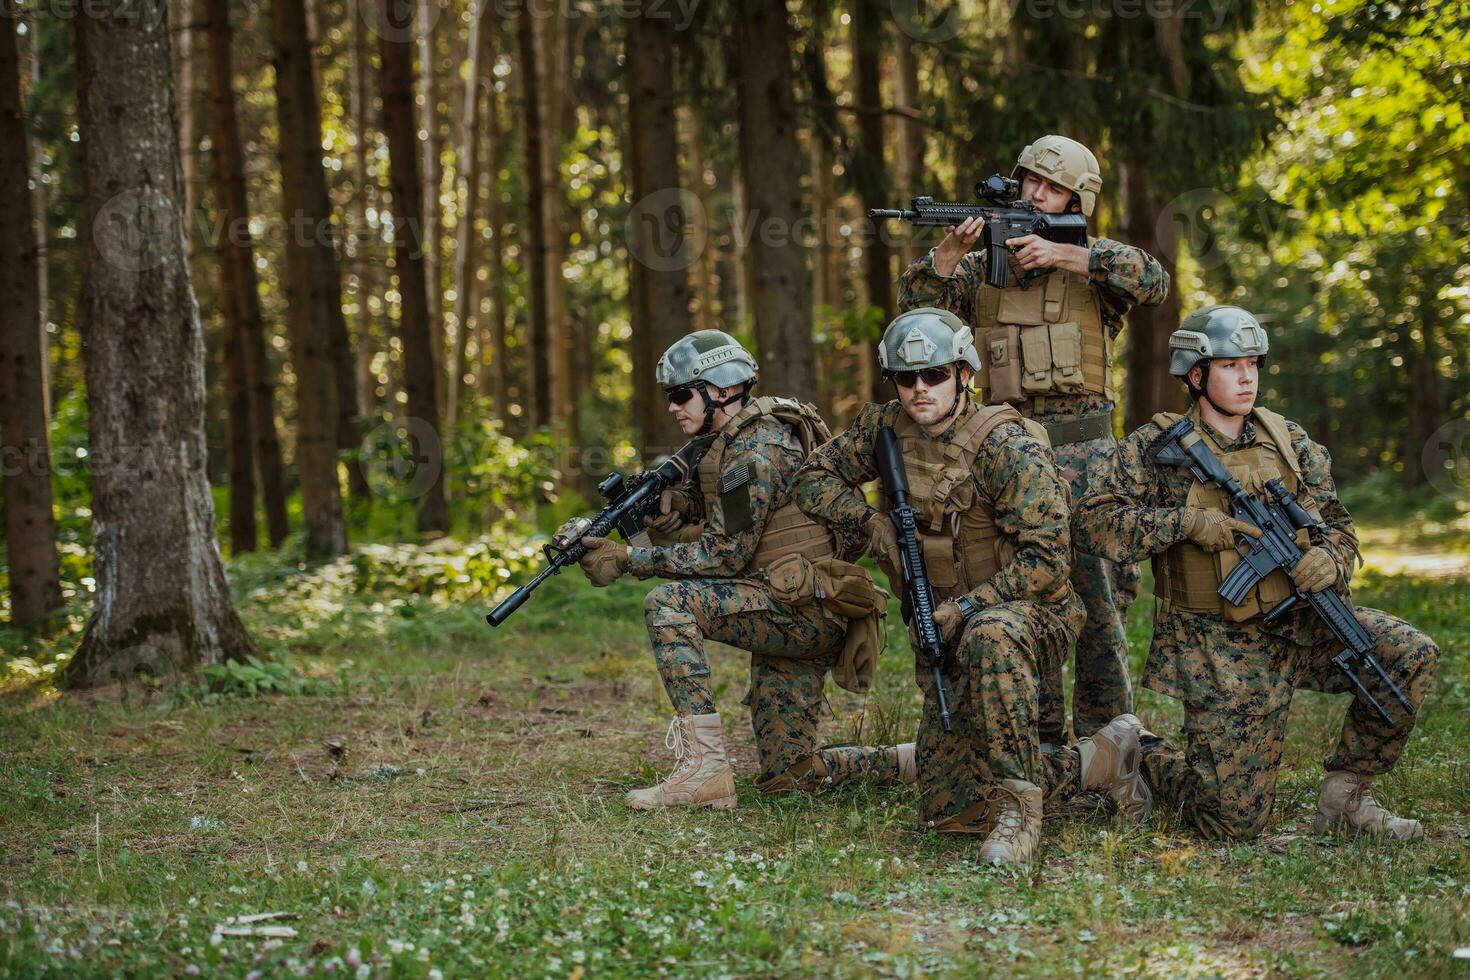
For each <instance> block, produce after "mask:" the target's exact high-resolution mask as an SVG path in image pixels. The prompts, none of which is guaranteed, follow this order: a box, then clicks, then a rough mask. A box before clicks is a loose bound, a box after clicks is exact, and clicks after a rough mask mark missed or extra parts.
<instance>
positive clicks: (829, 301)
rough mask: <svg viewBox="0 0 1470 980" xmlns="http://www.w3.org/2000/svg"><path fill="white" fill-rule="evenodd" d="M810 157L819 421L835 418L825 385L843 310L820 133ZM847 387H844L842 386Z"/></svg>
mask: <svg viewBox="0 0 1470 980" xmlns="http://www.w3.org/2000/svg"><path fill="white" fill-rule="evenodd" d="M811 157H812V220H813V221H814V222H815V224H816V228H817V250H816V255H815V256H813V266H814V268H813V270H812V322H813V323H814V324H816V328H817V333H818V334H825V335H826V336H827V340H828V347H827V348H826V351H825V354H826V357H825V363H824V359H823V356H822V354H823V352H822V351H818V356H817V366H818V369H819V370H820V372H821V374H822V376H823V377H822V380H823V382H824V383H823V384H822V386H821V387H822V401H821V408H822V417H823V418H825V419H827V420H829V422H830V421H831V420H832V419H833V418H835V414H836V406H837V396H838V392H837V391H836V390H835V389H834V388H833V386H832V385H831V384H829V383H826V382H827V379H829V378H831V377H833V376H835V372H833V371H832V370H831V368H832V367H833V362H834V361H836V360H837V358H838V357H840V356H841V353H840V352H839V351H838V350H837V345H836V344H835V343H833V341H834V339H835V331H834V328H835V327H836V326H837V322H836V321H837V317H836V316H835V315H834V312H835V311H837V310H840V309H842V306H843V303H842V280H841V271H840V266H839V264H838V263H839V262H840V261H841V256H840V251H841V246H840V245H839V244H838V242H839V238H838V231H837V229H838V228H839V227H840V222H838V220H837V194H836V189H835V188H834V187H833V183H832V148H831V147H830V146H829V145H828V144H827V141H826V140H825V139H823V138H822V136H821V134H820V133H817V132H813V133H812V134H811ZM844 387H846V386H844Z"/></svg>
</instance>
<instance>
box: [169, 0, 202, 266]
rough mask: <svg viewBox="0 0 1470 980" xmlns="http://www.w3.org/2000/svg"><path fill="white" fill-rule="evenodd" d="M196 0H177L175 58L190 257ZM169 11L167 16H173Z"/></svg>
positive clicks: (193, 246) (195, 220)
mask: <svg viewBox="0 0 1470 980" xmlns="http://www.w3.org/2000/svg"><path fill="white" fill-rule="evenodd" d="M198 2H199V0H177V7H176V8H175V10H176V11H177V13H178V21H177V23H176V31H175V44H176V49H175V51H174V60H175V64H176V66H177V68H178V73H177V78H178V86H179V89H178V91H179V161H180V163H182V164H183V170H184V242H185V244H187V245H188V247H189V255H190V257H191V258H192V257H193V256H194V255H195V254H197V253H198V251H199V242H198V241H197V237H198V236H197V234H196V229H198V227H199V131H198V124H199V112H198V89H199V85H198V81H197V79H198V75H199V70H198V64H199V59H198V57H197V55H198V53H199V45H198V43H197V41H198V33H199V32H198V31H197V30H196V29H195V25H194V20H195V15H196V13H197V10H196V5H197V3H198ZM172 13H173V12H172V11H171V12H170V16H172Z"/></svg>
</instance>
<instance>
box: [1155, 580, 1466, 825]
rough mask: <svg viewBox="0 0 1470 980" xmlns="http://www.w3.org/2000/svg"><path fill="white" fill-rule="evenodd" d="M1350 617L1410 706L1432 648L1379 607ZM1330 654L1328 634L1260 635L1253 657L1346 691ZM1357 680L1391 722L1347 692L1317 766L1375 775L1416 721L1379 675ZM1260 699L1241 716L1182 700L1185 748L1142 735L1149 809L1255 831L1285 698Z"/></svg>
mask: <svg viewBox="0 0 1470 980" xmlns="http://www.w3.org/2000/svg"><path fill="white" fill-rule="evenodd" d="M1357 616H1358V622H1360V623H1362V624H1363V625H1364V626H1365V627H1367V628H1368V630H1369V632H1371V633H1372V634H1373V636H1374V637H1375V638H1376V640H1377V646H1376V647H1375V648H1374V656H1375V657H1377V658H1378V662H1379V663H1381V664H1382V665H1383V669H1384V670H1385V671H1387V672H1388V675H1389V676H1390V677H1392V678H1393V682H1394V683H1395V684H1397V685H1398V687H1399V690H1401V691H1403V692H1404V695H1405V696H1406V697H1408V699H1409V700H1410V701H1411V702H1413V704H1414V706H1415V708H1416V709H1417V708H1418V706H1419V705H1420V704H1422V703H1423V700H1424V694H1425V690H1426V689H1427V688H1428V686H1429V678H1430V675H1431V674H1432V673H1433V672H1434V666H1435V664H1436V663H1437V662H1438V660H1439V648H1438V647H1437V646H1435V644H1434V641H1433V640H1431V639H1430V638H1429V637H1428V636H1426V635H1425V634H1424V633H1422V632H1420V631H1419V630H1417V629H1415V628H1414V627H1413V626H1410V625H1409V624H1408V623H1406V622H1404V621H1403V620H1401V619H1397V618H1395V617H1393V616H1390V615H1388V614H1387V613H1383V612H1379V611H1378V610H1376V609H1366V608H1361V607H1360V608H1359V609H1358V610H1357ZM1323 632H1324V633H1325V630H1324V631H1323ZM1338 651H1339V647H1338V646H1337V645H1336V644H1335V643H1334V642H1332V641H1331V640H1330V638H1329V637H1326V636H1324V637H1323V638H1322V640H1321V641H1320V642H1314V643H1311V644H1309V645H1299V644H1296V643H1292V642H1290V641H1287V640H1284V639H1281V638H1279V637H1274V636H1269V635H1267V634H1264V633H1262V634H1260V648H1259V653H1260V655H1261V656H1263V657H1266V658H1269V661H1268V662H1275V663H1282V664H1284V666H1285V671H1284V676H1285V677H1286V678H1287V681H1286V683H1289V684H1290V685H1291V687H1292V688H1293V689H1303V690H1315V691H1325V692H1327V693H1331V694H1343V693H1348V694H1352V693H1353V688H1352V682H1351V681H1349V680H1348V679H1347V678H1346V677H1345V676H1343V675H1342V673H1341V672H1340V671H1338V670H1337V669H1336V668H1335V667H1333V666H1332V663H1331V661H1332V658H1333V657H1334V656H1336V655H1337V653H1338ZM1360 676H1363V678H1364V681H1365V683H1366V684H1367V686H1368V689H1369V690H1370V691H1372V692H1373V696H1374V697H1375V698H1377V699H1378V700H1379V702H1380V703H1382V704H1383V705H1384V707H1386V708H1388V710H1389V713H1390V714H1392V715H1394V717H1396V718H1398V719H1399V724H1398V726H1397V727H1395V726H1392V725H1390V724H1388V723H1387V722H1385V721H1384V720H1383V719H1382V717H1380V716H1379V714H1378V712H1377V711H1375V710H1374V709H1373V708H1372V706H1370V705H1369V704H1368V703H1367V702H1366V701H1364V700H1363V699H1362V698H1360V697H1357V696H1354V697H1353V702H1352V705H1351V706H1350V707H1349V708H1348V710H1347V717H1346V718H1344V719H1343V723H1342V732H1341V734H1340V735H1339V736H1338V740H1337V747H1336V748H1335V749H1334V750H1333V753H1332V755H1331V757H1329V758H1328V759H1327V760H1326V761H1325V762H1324V763H1323V765H1324V767H1325V768H1326V769H1327V770H1328V771H1333V770H1346V771H1348V772H1354V773H1358V774H1359V775H1363V776H1376V775H1379V774H1381V773H1385V772H1388V771H1389V770H1390V769H1392V768H1393V766H1394V764H1395V763H1396V762H1398V759H1399V756H1400V755H1401V754H1402V753H1403V751H1404V745H1405V744H1406V743H1407V742H1408V740H1409V734H1410V733H1411V732H1412V731H1413V727H1414V719H1413V718H1405V717H1404V716H1405V712H1404V710H1403V706H1402V705H1400V704H1399V703H1398V702H1397V701H1396V700H1394V699H1393V698H1392V697H1391V696H1389V695H1388V694H1387V693H1386V692H1384V691H1383V689H1382V682H1381V681H1380V682H1378V683H1377V684H1375V683H1374V681H1373V680H1370V679H1369V677H1370V676H1371V675H1369V674H1366V673H1363V674H1360ZM1263 705H1264V707H1265V708H1266V710H1265V712H1264V713H1249V712H1245V711H1233V710H1221V709H1219V708H1213V709H1207V708H1202V707H1199V706H1195V705H1190V704H1188V703H1186V704H1185V706H1184V735H1185V749H1184V751H1183V752H1180V751H1179V750H1178V749H1177V748H1173V747H1171V746H1169V745H1167V744H1165V743H1164V742H1163V740H1162V739H1159V738H1157V737H1149V738H1145V740H1144V752H1143V764H1142V769H1143V774H1144V779H1145V780H1146V781H1147V782H1148V784H1149V786H1150V787H1151V788H1152V789H1153V791H1154V796H1155V801H1156V806H1157V808H1158V809H1157V811H1156V812H1167V811H1168V810H1170V809H1172V810H1173V811H1174V812H1175V813H1176V814H1177V815H1178V816H1179V817H1180V818H1181V819H1182V820H1183V821H1184V822H1185V823H1187V824H1189V825H1190V826H1192V827H1193V828H1194V829H1195V830H1196V831H1198V832H1199V833H1200V834H1201V835H1202V836H1204V837H1208V838H1241V839H1245V838H1252V837H1256V836H1259V835H1260V834H1261V833H1262V831H1264V830H1265V829H1266V825H1267V823H1268V822H1269V820H1270V817H1271V807H1272V804H1273V803H1274V802H1275V798H1276V776H1277V771H1278V769H1279V768H1280V765H1281V750H1282V746H1283V743H1284V739H1285V733H1286V719H1287V715H1288V714H1289V713H1290V711H1291V701H1290V699H1289V698H1285V699H1283V698H1273V699H1268V700H1267V701H1265V702H1264V703H1263Z"/></svg>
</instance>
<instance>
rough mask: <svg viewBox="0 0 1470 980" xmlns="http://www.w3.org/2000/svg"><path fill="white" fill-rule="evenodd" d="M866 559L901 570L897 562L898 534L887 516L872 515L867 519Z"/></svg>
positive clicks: (901, 565)
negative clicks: (885, 563) (884, 562)
mask: <svg viewBox="0 0 1470 980" xmlns="http://www.w3.org/2000/svg"><path fill="white" fill-rule="evenodd" d="M867 531H868V557H870V558H872V559H873V560H874V561H887V562H889V563H891V564H892V566H893V567H894V568H895V569H902V567H903V564H902V562H900V561H899V560H898V532H897V531H895V530H894V529H893V521H891V520H889V519H888V515H887V514H874V515H873V516H872V517H870V518H868V523H867Z"/></svg>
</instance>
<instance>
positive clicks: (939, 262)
mask: <svg viewBox="0 0 1470 980" xmlns="http://www.w3.org/2000/svg"><path fill="white" fill-rule="evenodd" d="M984 230H985V219H984V218H982V217H980V216H979V215H976V216H975V217H973V218H966V219H965V220H964V221H961V222H960V223H959V224H957V225H950V227H949V229H948V231H949V234H948V235H945V236H944V241H942V242H940V243H939V247H938V248H936V249H935V250H934V269H935V271H936V272H938V273H939V274H940V275H941V276H951V275H954V270H955V266H957V265H959V264H960V259H962V258H964V257H965V254H966V253H967V252H969V251H970V249H972V248H974V247H975V243H976V242H978V241H979V240H980V233H981V232H983V231H984Z"/></svg>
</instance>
